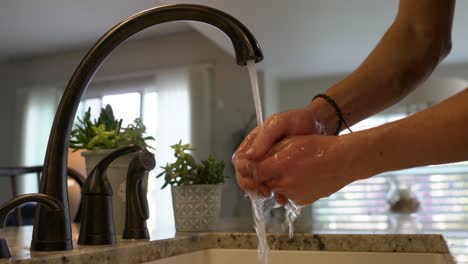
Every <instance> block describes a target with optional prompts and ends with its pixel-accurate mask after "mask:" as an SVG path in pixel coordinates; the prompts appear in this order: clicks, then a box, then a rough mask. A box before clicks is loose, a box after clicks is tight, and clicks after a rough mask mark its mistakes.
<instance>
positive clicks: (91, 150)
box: [70, 105, 154, 234]
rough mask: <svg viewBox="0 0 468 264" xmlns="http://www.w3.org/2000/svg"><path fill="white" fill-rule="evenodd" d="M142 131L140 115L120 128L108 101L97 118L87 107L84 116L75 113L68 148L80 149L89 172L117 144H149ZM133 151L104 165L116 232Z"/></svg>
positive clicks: (120, 222)
mask: <svg viewBox="0 0 468 264" xmlns="http://www.w3.org/2000/svg"><path fill="white" fill-rule="evenodd" d="M145 131H146V127H145V125H144V124H143V122H142V120H141V119H140V118H136V119H135V120H134V121H133V123H131V124H129V125H128V126H127V127H124V128H122V119H116V118H115V117H114V113H113V110H112V107H111V106H110V105H107V106H106V107H105V108H102V109H101V112H100V115H99V118H98V119H94V120H91V108H89V109H88V111H87V112H86V113H85V115H84V117H83V119H81V118H79V117H78V124H75V128H74V129H73V130H72V131H71V137H70V148H71V149H72V150H73V151H78V150H83V152H82V153H81V155H82V156H83V157H84V158H85V163H86V173H87V174H89V173H90V171H91V170H92V169H93V168H94V166H95V165H96V164H97V163H98V162H99V161H100V160H101V159H103V158H104V157H105V156H107V155H108V154H109V153H111V152H112V151H113V150H115V149H116V148H118V147H121V146H125V145H130V144H138V145H140V146H143V147H146V148H151V147H150V146H148V144H147V141H149V140H154V138H153V137H145V136H144V134H145ZM151 149H152V148H151ZM134 155H136V154H134V153H133V154H127V155H124V156H122V157H120V158H118V159H116V160H115V161H114V162H112V163H111V164H110V165H109V167H108V169H107V174H108V176H109V177H108V179H109V182H110V183H111V186H112V189H113V191H114V195H113V197H112V201H113V211H114V224H115V230H116V233H119V234H120V233H121V232H122V231H123V228H124V224H125V187H126V185H125V183H126V181H125V178H126V175H127V169H128V164H129V163H130V160H131V159H132V158H133V157H134ZM146 179H147V177H146Z"/></svg>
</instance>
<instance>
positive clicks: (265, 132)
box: [245, 114, 288, 160]
mask: <svg viewBox="0 0 468 264" xmlns="http://www.w3.org/2000/svg"><path fill="white" fill-rule="evenodd" d="M286 123H287V121H286V119H285V118H281V115H279V114H277V115H274V116H272V117H271V118H269V119H268V120H267V121H265V123H264V126H263V128H260V129H258V132H257V136H256V137H255V139H254V140H253V142H252V144H251V146H250V148H249V149H248V150H247V151H246V153H245V154H246V157H247V158H248V159H252V160H258V159H261V158H262V157H264V156H265V154H266V153H267V152H268V151H269V150H270V148H271V147H272V146H273V145H274V144H275V143H276V142H277V141H279V140H280V139H281V138H282V137H283V136H284V135H286V132H287V129H288V127H287V125H286Z"/></svg>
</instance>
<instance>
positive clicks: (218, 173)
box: [157, 141, 227, 232]
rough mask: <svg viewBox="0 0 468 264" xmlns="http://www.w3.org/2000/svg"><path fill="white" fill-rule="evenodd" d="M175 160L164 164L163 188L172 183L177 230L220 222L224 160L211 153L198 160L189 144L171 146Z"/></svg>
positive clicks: (202, 228) (199, 228)
mask: <svg viewBox="0 0 468 264" xmlns="http://www.w3.org/2000/svg"><path fill="white" fill-rule="evenodd" d="M171 148H173V149H174V156H175V158H176V160H175V162H173V163H171V164H167V165H166V166H164V167H161V168H162V169H163V171H162V172H161V173H160V174H159V175H158V176H157V177H162V176H164V185H163V186H162V188H161V189H164V188H166V187H167V186H168V185H171V191H172V204H173V207H174V217H175V224H176V230H177V232H200V231H209V230H210V229H211V228H212V227H213V226H214V225H215V224H216V222H217V220H218V217H219V213H220V208H221V193H222V183H224V179H225V178H227V177H226V176H225V175H224V167H225V164H224V161H221V160H218V159H216V157H215V156H214V155H210V156H209V157H208V159H206V160H203V161H201V163H197V162H196V161H195V159H194V157H193V156H192V155H191V154H190V153H188V151H192V150H194V149H192V148H190V145H189V144H182V142H181V141H179V143H178V144H175V145H173V146H171Z"/></svg>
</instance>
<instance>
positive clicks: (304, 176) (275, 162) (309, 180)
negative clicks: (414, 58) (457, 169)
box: [255, 89, 468, 205]
mask: <svg viewBox="0 0 468 264" xmlns="http://www.w3.org/2000/svg"><path fill="white" fill-rule="evenodd" d="M467 104H468V89H465V90H464V91H463V92H461V93H459V94H457V95H455V96H452V97H450V98H449V99H447V100H445V101H443V102H441V103H439V104H437V105H435V106H433V107H431V108H429V109H426V110H424V111H421V112H419V113H417V114H414V115H412V116H409V117H407V118H404V119H402V120H399V121H396V122H392V123H388V124H386V125H383V126H380V127H376V128H372V129H368V130H364V131H359V132H355V133H351V134H347V135H344V136H317V135H306V136H293V137H288V138H285V139H283V140H282V141H280V142H279V143H277V144H276V145H275V146H274V147H273V148H272V149H271V151H270V152H269V153H268V155H267V156H266V157H265V158H264V159H262V160H260V161H258V163H257V165H256V169H255V170H256V176H257V181H259V182H263V183H264V184H265V185H266V187H265V188H266V194H268V190H272V191H273V192H275V194H276V195H277V196H276V197H277V200H278V202H280V203H282V204H285V203H286V201H287V200H286V198H285V197H288V198H289V199H291V200H293V201H295V202H297V203H299V204H304V205H305V204H310V203H313V202H314V201H316V200H318V199H320V198H323V197H327V196H329V195H331V194H333V193H335V192H337V191H338V190H340V189H341V188H343V187H344V186H346V185H348V184H349V183H351V182H353V181H356V180H360V179H366V178H369V177H371V176H373V175H376V174H378V173H381V172H385V171H392V170H399V169H406V168H411V167H416V166H424V165H429V164H441V163H448V162H456V161H463V160H468V135H467V131H468V110H467V109H466V105H467ZM262 193H263V191H262Z"/></svg>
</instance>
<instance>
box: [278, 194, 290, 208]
mask: <svg viewBox="0 0 468 264" xmlns="http://www.w3.org/2000/svg"><path fill="white" fill-rule="evenodd" d="M275 199H276V202H277V203H279V204H281V205H282V206H285V205H286V204H287V203H288V198H286V196H284V195H282V194H279V193H275Z"/></svg>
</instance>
